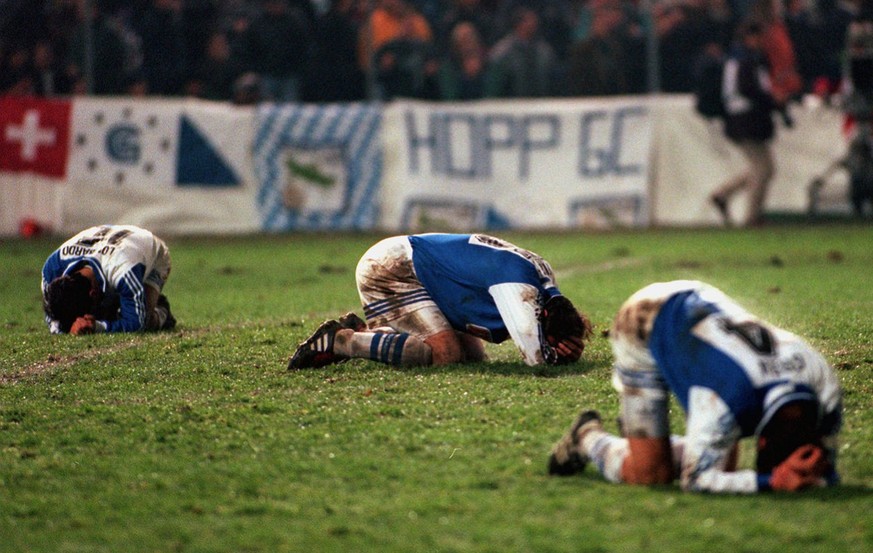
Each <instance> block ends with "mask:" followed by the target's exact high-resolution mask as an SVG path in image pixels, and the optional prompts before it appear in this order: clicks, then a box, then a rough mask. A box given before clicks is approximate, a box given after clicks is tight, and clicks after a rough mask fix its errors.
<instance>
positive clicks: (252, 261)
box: [0, 225, 873, 553]
mask: <svg viewBox="0 0 873 553" xmlns="http://www.w3.org/2000/svg"><path fill="white" fill-rule="evenodd" d="M501 236H503V237H505V238H507V239H509V240H511V241H513V242H515V243H516V244H518V245H520V246H523V247H526V248H528V249H531V250H534V251H536V252H538V253H541V254H542V255H543V256H544V257H546V258H547V259H549V260H550V261H551V262H552V265H553V266H554V268H555V270H556V272H557V274H558V279H559V284H560V286H561V289H562V291H563V292H564V293H565V294H566V295H568V296H569V297H570V298H571V299H573V300H574V302H575V303H576V304H577V305H578V306H579V307H580V308H582V309H583V310H585V311H587V312H588V313H589V314H590V316H591V318H592V320H593V321H594V323H595V326H596V330H597V338H596V339H595V340H594V342H593V343H592V344H591V346H590V347H589V349H588V350H587V351H586V355H585V358H584V361H583V362H581V363H580V364H578V365H575V366H569V367H547V368H537V369H532V368H529V367H526V366H525V365H524V364H523V363H522V362H521V360H520V356H519V355H518V353H517V352H516V351H515V349H514V347H513V346H512V345H511V344H510V343H505V344H502V345H499V346H489V348H488V352H489V355H490V356H491V361H489V362H488V363H483V364H478V365H472V366H460V365H459V366H449V367H444V368H421V369H413V370H400V369H395V368H389V367H386V366H382V365H378V364H375V363H370V362H364V361H352V362H349V363H346V364H343V365H338V366H335V367H330V368H327V369H321V370H312V371H302V372H295V373H289V372H287V371H286V369H285V367H286V364H287V360H288V357H289V355H290V353H291V352H292V351H293V349H294V347H295V346H296V344H297V343H298V342H299V341H300V340H302V339H304V338H305V337H306V336H307V335H308V334H309V333H310V332H311V331H312V330H313V329H314V328H315V327H316V326H317V325H318V324H319V323H320V322H321V321H322V320H323V319H325V318H328V317H333V316H337V315H340V314H342V313H344V312H345V311H348V310H352V309H354V310H357V312H358V313H359V314H360V313H361V309H360V305H359V303H358V299H357V293H356V291H355V286H354V266H355V264H356V262H357V259H358V257H359V256H360V254H361V253H362V252H363V251H364V250H365V249H366V248H367V247H368V246H369V245H370V244H371V243H373V242H374V241H376V240H377V239H378V238H379V236H376V235H313V234H306V235H282V236H260V237H244V238H220V239H219V238H201V239H193V238H174V237H166V238H167V242H168V244H169V246H170V249H171V252H172V256H173V272H172V275H171V278H170V280H169V281H168V284H167V286H166V288H165V292H166V293H167V295H168V296H169V298H170V301H171V302H172V305H173V311H174V313H175V315H176V317H177V318H178V319H179V327H178V328H177V330H176V331H173V332H169V333H159V334H143V335H98V336H88V337H79V338H76V337H71V336H50V335H49V334H48V332H47V330H46V329H45V326H44V324H43V321H42V313H41V304H40V295H39V274H40V273H39V271H40V268H41V266H42V263H43V261H44V260H45V257H46V256H47V255H48V254H49V253H50V252H51V251H52V250H53V249H54V248H55V247H56V246H57V245H58V244H59V243H60V242H61V241H62V237H55V238H53V239H43V240H37V241H18V240H5V241H3V242H2V243H0V259H2V260H3V263H2V269H0V271H2V272H0V275H2V278H0V297H2V303H0V325H2V333H0V352H2V359H3V364H2V366H0V551H9V552H13V551H15V552H19V551H58V552H90V551H101V552H103V551H106V552H140V551H142V552H146V551H148V552H173V551H184V552H207V551H228V552H282V551H301V552H310V551H343V552H357V551H378V552H413V551H415V552H418V551H458V552H486V551H491V552H506V551H530V552H550V551H556V552H557V551H565V552H576V553H578V552H606V551H629V552H636V551H656V552H667V551H681V552H693V551H701V552H704V551H705V552H712V551H731V552H753V551H762V552H770V551H804V552H810V551H822V552H828V553H835V552H844V551H857V552H869V551H871V550H873V508H871V507H873V227H871V226H849V225H846V226H839V225H835V226H830V225H827V226H825V225H822V226H812V227H806V228H805V227H801V226H793V225H788V226H777V227H773V228H765V229H761V230H755V231H742V230H731V231H722V230H694V231H690V230H689V231H678V230H665V231H651V232H619V233H610V234H581V233H579V234H540V233H535V234H534V233H508V234H501ZM676 278H694V279H700V280H704V281H707V282H710V283H712V284H714V285H716V286H718V287H720V288H722V289H723V290H724V291H725V292H727V293H728V294H730V295H731V296H733V297H734V298H736V299H737V300H738V301H740V303H742V304H743V305H745V306H746V307H747V308H748V309H749V310H751V311H752V312H754V313H757V314H759V315H761V316H763V317H764V318H767V319H768V320H770V321H772V322H774V323H777V324H779V325H781V326H784V327H786V328H788V329H790V330H793V331H795V332H797V333H799V334H801V335H804V336H805V337H807V338H808V339H809V341H810V342H811V343H812V344H814V345H815V346H817V347H818V348H819V349H820V350H821V351H822V352H823V353H824V354H825V356H826V357H827V358H828V359H829V360H830V361H831V363H832V364H833V365H834V366H835V367H836V369H837V371H838V374H839V376H840V379H841V381H842V383H843V386H844V391H845V413H844V415H845V425H844V430H843V434H842V438H841V441H842V445H841V451H840V472H841V474H842V477H843V484H842V485H841V486H839V487H836V488H832V489H827V490H816V491H812V492H808V493H804V494H797V495H774V494H761V495H757V496H752V497H741V496H706V495H694V494H686V493H683V492H681V491H680V490H679V489H678V487H676V486H670V487H657V488H646V487H631V486H616V485H611V484H608V483H605V482H604V481H602V480H601V478H600V477H599V476H598V475H597V474H596V472H595V471H594V469H593V468H591V467H589V468H588V469H587V471H586V472H585V473H584V474H583V475H582V476H579V477H572V478H563V479H559V478H550V477H548V476H547V475H546V474H545V464H546V459H547V455H548V452H549V449H550V447H551V445H552V443H553V442H554V441H555V440H557V439H558V438H559V437H560V436H561V434H562V433H563V432H564V431H565V430H566V428H567V427H568V426H569V424H570V423H571V422H572V420H573V418H574V417H575V415H576V414H577V413H578V412H579V410H580V409H581V408H597V409H599V410H600V411H601V412H602V413H603V414H604V416H605V418H606V420H607V421H608V423H607V426H608V427H609V428H610V429H612V430H615V425H614V422H612V421H613V420H614V418H615V416H616V415H617V401H616V397H615V394H614V393H613V391H612V389H611V387H610V384H609V374H610V362H611V354H610V351H609V347H608V343H607V341H606V339H605V338H603V337H602V336H601V332H602V331H603V330H605V329H606V328H607V327H608V326H609V323H610V321H611V317H612V315H613V314H614V312H615V310H616V309H617V308H618V307H619V305H620V304H621V302H623V301H624V299H625V298H626V297H627V296H628V295H630V294H631V293H632V292H634V291H635V290H637V289H638V288H640V287H642V286H644V285H645V284H648V283H650V282H654V281H658V280H670V279H676ZM673 424H674V426H675V430H676V431H681V430H682V428H683V418H682V416H681V414H680V412H679V411H678V410H676V409H674V416H673ZM744 453H745V455H744V460H743V461H744V462H743V464H744V465H745V466H749V463H750V462H751V458H750V455H749V453H750V451H748V449H746V450H744Z"/></svg>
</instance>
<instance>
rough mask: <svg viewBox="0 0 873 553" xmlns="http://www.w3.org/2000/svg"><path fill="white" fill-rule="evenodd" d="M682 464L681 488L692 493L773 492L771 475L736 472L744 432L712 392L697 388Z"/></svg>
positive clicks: (690, 402)
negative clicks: (737, 449)
mask: <svg viewBox="0 0 873 553" xmlns="http://www.w3.org/2000/svg"><path fill="white" fill-rule="evenodd" d="M688 398H689V399H688V420H687V424H686V434H685V444H684V448H683V453H682V461H681V480H680V481H681V485H682V488H683V489H685V490H688V491H698V492H710V493H743V494H750V493H756V492H759V491H765V490H767V489H769V485H768V481H769V476H770V475H760V474H758V473H756V472H755V471H754V470H750V469H745V470H734V469H735V465H736V454H737V453H736V445H737V443H738V442H739V439H740V437H741V430H740V426H739V424H737V422H736V419H735V418H734V415H733V413H732V412H731V410H730V409H729V408H728V406H727V405H726V404H725V403H724V401H723V400H722V399H721V398H720V397H719V396H718V394H716V393H715V392H713V391H712V390H709V389H707V388H703V387H700V386H697V387H693V388H692V390H691V391H690V392H689V396H688Z"/></svg>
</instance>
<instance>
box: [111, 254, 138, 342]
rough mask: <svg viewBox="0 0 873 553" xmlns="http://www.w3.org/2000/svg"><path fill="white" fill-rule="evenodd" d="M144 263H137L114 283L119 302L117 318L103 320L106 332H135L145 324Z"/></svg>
mask: <svg viewBox="0 0 873 553" xmlns="http://www.w3.org/2000/svg"><path fill="white" fill-rule="evenodd" d="M144 280H145V265H143V264H141V263H140V264H138V265H136V266H134V267H133V269H131V270H130V271H128V272H127V273H125V274H124V276H123V277H122V278H121V280H120V281H119V282H117V283H115V291H116V292H117V293H118V298H119V301H120V304H121V307H120V310H119V315H118V319H116V320H114V321H105V323H106V332H136V331H138V330H143V329H144V328H145V325H146V320H147V318H146V317H147V314H146V303H145V285H144Z"/></svg>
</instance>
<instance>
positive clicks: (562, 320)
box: [542, 296, 591, 344]
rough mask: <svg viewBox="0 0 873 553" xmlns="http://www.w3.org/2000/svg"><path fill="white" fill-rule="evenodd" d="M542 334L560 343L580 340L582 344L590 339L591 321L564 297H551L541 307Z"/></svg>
mask: <svg viewBox="0 0 873 553" xmlns="http://www.w3.org/2000/svg"><path fill="white" fill-rule="evenodd" d="M542 325H543V333H544V334H545V335H546V336H547V337H553V338H555V339H556V340H558V341H560V340H563V339H564V338H570V337H576V338H581V340H582V342H583V344H584V342H585V341H586V340H588V339H589V338H590V337H591V321H589V320H588V318H587V317H586V316H585V315H583V314H582V313H580V312H579V310H577V309H576V307H575V306H574V305H573V303H572V302H571V301H570V300H568V299H567V298H566V297H564V296H553V297H551V298H549V299H548V300H547V301H546V304H545V306H543V316H542Z"/></svg>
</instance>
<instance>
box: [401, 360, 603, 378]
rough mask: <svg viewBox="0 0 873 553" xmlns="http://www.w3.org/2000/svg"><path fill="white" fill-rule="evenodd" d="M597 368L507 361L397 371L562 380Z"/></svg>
mask: <svg viewBox="0 0 873 553" xmlns="http://www.w3.org/2000/svg"><path fill="white" fill-rule="evenodd" d="M596 366H597V363H595V362H593V361H584V360H583V361H580V362H578V363H571V364H568V365H537V366H535V367H529V366H527V365H525V364H524V363H523V362H517V363H514V362H506V361H483V362H481V363H466V364H465V363H455V364H451V365H441V366H438V367H434V366H429V367H407V368H400V367H398V368H397V370H399V371H403V372H407V373H411V374H423V375H432V374H440V373H446V374H451V373H464V374H471V373H472V374H494V375H500V376H536V377H540V378H560V377H564V376H574V375H579V374H585V373H587V372H590V371H591V370H592V369H594V368H595V367H596Z"/></svg>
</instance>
